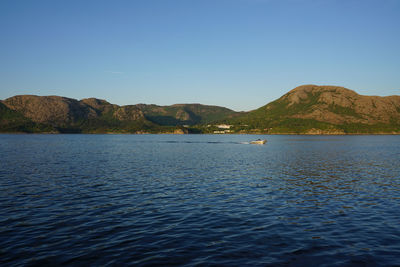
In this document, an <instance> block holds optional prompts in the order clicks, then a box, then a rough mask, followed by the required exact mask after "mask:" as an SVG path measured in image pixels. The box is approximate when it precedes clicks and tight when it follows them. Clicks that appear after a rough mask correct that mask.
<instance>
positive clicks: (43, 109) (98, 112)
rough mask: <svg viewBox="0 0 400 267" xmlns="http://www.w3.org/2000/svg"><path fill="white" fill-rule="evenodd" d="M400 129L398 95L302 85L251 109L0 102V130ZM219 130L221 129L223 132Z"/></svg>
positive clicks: (30, 98)
mask: <svg viewBox="0 0 400 267" xmlns="http://www.w3.org/2000/svg"><path fill="white" fill-rule="evenodd" d="M221 123H225V124H230V125H232V127H231V129H229V132H234V133H270V134H357V133H360V134H363V133H375V134H380V133H382V134H383V133H388V134H400V96H386V97H380V96H363V95H359V94H357V93H356V92H354V91H352V90H349V89H346V88H343V87H337V86H317V85H303V86H299V87H296V88H294V89H293V90H291V91H289V92H288V93H287V94H285V95H283V96H282V97H280V98H279V99H277V100H275V101H273V102H271V103H269V104H267V105H265V106H263V107H260V108H259V109H256V110H253V111H250V112H235V111H233V110H230V109H227V108H224V107H218V106H207V105H201V104H176V105H171V106H157V105H146V104H137V105H126V106H118V105H114V104H111V103H109V102H107V101H105V100H101V99H96V98H87V99H82V100H80V101H79V100H76V99H72V98H67V97H60V96H34V95H19V96H13V97H10V98H8V99H6V100H3V101H0V132H56V133H190V132H191V133H194V132H196V133H213V132H215V131H218V132H221V131H220V129H218V126H217V124H221ZM222 132H223V131H222Z"/></svg>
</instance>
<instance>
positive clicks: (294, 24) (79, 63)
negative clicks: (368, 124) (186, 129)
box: [0, 0, 400, 111]
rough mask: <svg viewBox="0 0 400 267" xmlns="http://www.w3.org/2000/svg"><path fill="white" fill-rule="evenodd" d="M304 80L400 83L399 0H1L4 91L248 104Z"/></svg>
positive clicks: (367, 86)
mask: <svg viewBox="0 0 400 267" xmlns="http://www.w3.org/2000/svg"><path fill="white" fill-rule="evenodd" d="M303 84H317V85H337V86H344V87H346V88H349V89H352V90H355V91H356V92H358V93H359V94H363V95H380V96H386V95H400V0H131V1H123V0H113V1H111V0H109V1H104V0H92V1H91V0H48V1H43V0H35V1H33V0H25V1H24V0H1V1H0V99H6V98H8V97H11V96H14V95H19V94H35V95H60V96H66V97H70V98H75V99H82V98H88V97H96V98H100V99H106V100H107V101H109V102H111V103H113V104H118V105H127V104H138V103H146V104H157V105H171V104H175V103H201V104H207V105H218V106H224V107H228V108H230V109H233V110H236V111H249V110H253V109H256V108H258V107H260V106H263V105H265V104H267V103H269V102H271V101H273V100H275V99H277V98H279V97H280V96H282V95H283V94H285V93H287V92H288V91H289V90H291V89H293V88H295V87H297V86H299V85H303Z"/></svg>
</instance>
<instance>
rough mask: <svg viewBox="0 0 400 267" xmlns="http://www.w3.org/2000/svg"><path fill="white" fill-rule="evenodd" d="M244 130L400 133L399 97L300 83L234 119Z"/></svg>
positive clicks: (232, 122) (320, 132)
mask: <svg viewBox="0 0 400 267" xmlns="http://www.w3.org/2000/svg"><path fill="white" fill-rule="evenodd" d="M226 122H228V123H230V124H234V125H236V128H238V129H241V130H242V131H244V132H252V131H253V132H257V131H259V132H266V133H306V134H329V133H330V134H345V133H400V96H387V97H379V96H363V95H359V94H357V93H356V92H354V91H352V90H349V89H346V88H343V87H336V86H317V85H303V86H299V87H297V88H295V89H293V90H291V91H290V92H288V93H287V94H285V95H283V96H282V97H280V98H279V99H277V100H275V101H273V102H271V103H269V104H267V105H265V106H263V107H261V108H259V109H256V110H253V111H250V112H247V113H245V114H243V115H241V116H239V117H237V118H235V119H231V120H226Z"/></svg>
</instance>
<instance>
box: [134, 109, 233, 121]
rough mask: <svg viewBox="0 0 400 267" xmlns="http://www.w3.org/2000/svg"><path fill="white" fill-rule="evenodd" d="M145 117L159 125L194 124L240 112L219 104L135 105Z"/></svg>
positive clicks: (228, 116)
mask: <svg viewBox="0 0 400 267" xmlns="http://www.w3.org/2000/svg"><path fill="white" fill-rule="evenodd" d="M136 107H138V108H139V109H140V110H141V111H142V112H143V113H144V115H145V117H146V118H147V119H148V120H150V121H152V122H154V123H156V124H159V125H168V126H174V125H196V124H207V123H211V122H214V121H218V120H221V119H226V118H233V117H235V116H238V115H239V114H240V113H239V112H235V111H233V110H230V109H228V108H224V107H219V106H207V105H201V104H175V105H172V106H157V105H146V104H138V105H136Z"/></svg>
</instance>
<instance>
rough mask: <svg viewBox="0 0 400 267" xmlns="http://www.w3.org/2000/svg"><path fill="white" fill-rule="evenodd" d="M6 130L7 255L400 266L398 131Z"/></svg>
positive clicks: (15, 260)
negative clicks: (288, 133) (255, 141)
mask: <svg viewBox="0 0 400 267" xmlns="http://www.w3.org/2000/svg"><path fill="white" fill-rule="evenodd" d="M258 137H259V136H250V135H0V155H1V161H0V263H1V264H0V265H2V266H7V265H12V266H17V265H44V264H48V265H60V264H64V265H65V264H67V265H88V264H92V265H121V264H130V265H137V266H140V265H160V266H166V265H186V266H196V265H227V266H231V265H234V266H242V265H247V266H250V265H251V266H265V265H274V266H275V265H283V266H316V265H326V266H343V265H345V266H346V265H367V266H375V265H381V266H388V265H389V266H390V265H400V136H266V138H267V139H268V141H269V142H268V143H267V144H266V145H249V144H247V143H246V142H248V141H250V140H252V139H256V138H258Z"/></svg>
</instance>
